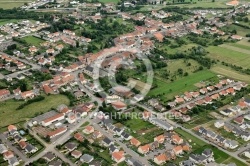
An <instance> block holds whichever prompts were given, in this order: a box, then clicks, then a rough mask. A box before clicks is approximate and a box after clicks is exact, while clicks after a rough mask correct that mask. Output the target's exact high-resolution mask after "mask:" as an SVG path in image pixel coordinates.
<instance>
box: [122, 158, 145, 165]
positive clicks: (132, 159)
mask: <svg viewBox="0 0 250 166" xmlns="http://www.w3.org/2000/svg"><path fill="white" fill-rule="evenodd" d="M126 162H127V163H128V164H130V165H131V166H143V164H142V163H141V162H139V161H138V160H136V159H134V158H129V159H127V160H126Z"/></svg>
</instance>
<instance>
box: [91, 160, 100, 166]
mask: <svg viewBox="0 0 250 166" xmlns="http://www.w3.org/2000/svg"><path fill="white" fill-rule="evenodd" d="M101 165H102V163H101V162H100V161H96V160H93V161H91V162H90V163H89V166H101Z"/></svg>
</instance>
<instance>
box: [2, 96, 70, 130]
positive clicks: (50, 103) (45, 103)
mask: <svg viewBox="0 0 250 166" xmlns="http://www.w3.org/2000/svg"><path fill="white" fill-rule="evenodd" d="M24 102H25V101H15V100H7V101H3V102H0V105H1V110H0V119H1V121H0V128H1V127H4V126H7V125H9V124H13V123H18V122H20V121H24V120H27V119H29V118H32V117H34V115H35V114H37V113H41V112H47V111H49V110H50V109H51V108H56V107H57V106H58V105H60V104H67V105H68V104H69V100H68V98H67V97H66V96H64V95H50V96H45V99H44V100H42V101H40V102H37V103H32V104H30V105H27V106H25V107H24V108H23V109H20V110H16V108H17V107H18V106H19V105H21V104H23V103H24Z"/></svg>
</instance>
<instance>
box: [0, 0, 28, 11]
mask: <svg viewBox="0 0 250 166" xmlns="http://www.w3.org/2000/svg"><path fill="white" fill-rule="evenodd" d="M29 2H32V0H15V1H14V0H12V1H7V0H0V8H3V9H12V8H18V7H21V6H22V5H24V3H29Z"/></svg>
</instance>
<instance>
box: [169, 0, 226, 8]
mask: <svg viewBox="0 0 250 166" xmlns="http://www.w3.org/2000/svg"><path fill="white" fill-rule="evenodd" d="M229 1H230V0H215V1H214V2H212V0H211V1H210V0H209V1H207V0H206V1H205V0H203V1H199V0H192V1H191V2H192V3H190V4H171V5H169V6H178V7H186V8H196V7H201V8H229V6H227V5H226V3H227V2H229ZM168 2H169V3H172V2H173V1H172V0H167V3H168ZM186 2H189V1H186Z"/></svg>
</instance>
